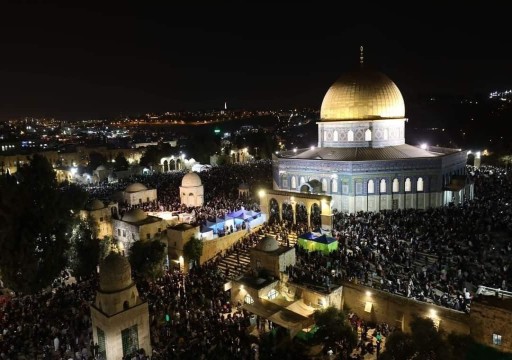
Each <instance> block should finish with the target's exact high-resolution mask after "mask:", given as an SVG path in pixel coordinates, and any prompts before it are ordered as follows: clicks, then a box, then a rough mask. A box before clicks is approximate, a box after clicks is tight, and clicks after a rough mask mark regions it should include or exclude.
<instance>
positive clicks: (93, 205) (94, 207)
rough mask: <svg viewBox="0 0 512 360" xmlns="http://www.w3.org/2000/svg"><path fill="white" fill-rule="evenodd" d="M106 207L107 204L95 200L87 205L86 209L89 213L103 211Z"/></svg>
mask: <svg viewBox="0 0 512 360" xmlns="http://www.w3.org/2000/svg"><path fill="white" fill-rule="evenodd" d="M104 207H105V204H104V203H103V201H101V200H98V199H93V200H91V201H90V202H89V203H88V204H87V205H85V209H86V210H89V211H94V210H99V209H103V208H104Z"/></svg>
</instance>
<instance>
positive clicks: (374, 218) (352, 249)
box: [288, 167, 512, 311]
mask: <svg viewBox="0 0 512 360" xmlns="http://www.w3.org/2000/svg"><path fill="white" fill-rule="evenodd" d="M470 174H471V179H472V180H473V181H474V184H475V193H476V197H475V199H474V200H471V201H465V202H464V203H463V204H462V205H460V206H453V205H452V206H446V207H441V208H431V209H428V210H412V209H409V210H388V211H381V212H378V213H374V212H359V213H357V214H346V213H336V214H335V216H334V230H333V236H334V237H336V238H337V239H338V241H339V249H338V251H334V252H331V253H330V254H328V255H323V254H322V253H317V252H313V253H308V252H306V251H303V250H301V249H298V253H299V256H298V263H297V265H296V266H295V267H292V268H290V269H288V271H289V274H290V276H291V277H292V279H294V280H295V281H299V282H309V283H312V284H317V285H321V286H329V285H330V284H333V283H341V281H343V280H348V281H354V282H359V283H363V284H365V285H368V286H372V287H376V288H379V289H382V290H385V291H389V292H392V293H396V294H399V295H403V296H406V297H409V298H413V299H417V300H420V301H426V302H431V303H435V304H438V305H442V306H445V307H450V308H453V309H456V310H460V311H469V309H470V302H471V297H472V295H473V294H474V292H475V291H476V288H477V287H478V286H479V285H485V286H489V287H494V288H500V289H503V290H509V291H510V290H512V288H511V285H510V284H511V281H512V269H511V267H510V265H509V264H510V263H511V260H512V241H511V237H510V236H511V235H512V225H511V222H510V219H511V216H512V206H511V205H512V192H511V190H512V182H511V180H512V178H511V177H512V174H510V173H507V172H506V170H505V169H500V168H494V167H482V168H481V169H474V168H471V169H470Z"/></svg>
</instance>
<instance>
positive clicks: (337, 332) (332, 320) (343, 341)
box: [313, 306, 357, 354]
mask: <svg viewBox="0 0 512 360" xmlns="http://www.w3.org/2000/svg"><path fill="white" fill-rule="evenodd" d="M313 316H314V318H315V324H316V326H317V327H318V330H317V331H316V333H315V338H316V340H318V341H320V342H322V343H324V345H325V346H326V347H332V348H333V349H336V345H341V346H342V347H343V349H346V350H347V351H348V353H349V354H350V353H351V352H352V350H353V349H354V348H355V346H356V345H357V335H356V333H355V332H354V329H352V326H351V325H350V324H349V323H348V321H347V320H346V318H345V314H344V313H343V311H341V310H338V309H336V308H335V307H333V306H330V307H328V308H326V309H322V310H317V311H315V313H314V314H313Z"/></svg>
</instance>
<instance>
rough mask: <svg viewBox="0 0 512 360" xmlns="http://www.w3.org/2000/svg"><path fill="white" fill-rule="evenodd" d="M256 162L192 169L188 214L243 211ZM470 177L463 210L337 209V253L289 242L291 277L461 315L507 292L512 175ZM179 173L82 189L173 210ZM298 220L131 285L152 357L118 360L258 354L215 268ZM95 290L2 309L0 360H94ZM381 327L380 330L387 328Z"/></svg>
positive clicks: (17, 301)
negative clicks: (243, 189) (348, 285)
mask: <svg viewBox="0 0 512 360" xmlns="http://www.w3.org/2000/svg"><path fill="white" fill-rule="evenodd" d="M246 166H247V165H246ZM260 166H261V167H260ZM265 166H267V167H269V166H270V165H269V164H261V163H260V164H253V165H252V167H251V166H248V167H247V168H244V169H243V171H241V169H238V168H236V166H235V167H233V168H232V169H230V171H233V173H234V174H230V171H227V170H226V169H224V170H223V171H218V170H217V169H215V168H213V169H212V170H209V171H208V172H205V173H201V178H202V180H203V183H204V186H205V194H207V193H209V195H208V197H207V199H206V201H205V206H203V207H201V208H196V209H194V210H195V211H196V214H198V217H199V218H200V219H208V218H209V217H210V216H217V214H218V211H220V212H222V211H232V210H236V209H238V208H239V206H240V205H241V204H243V206H247V207H248V208H250V206H252V205H251V204H253V202H252V200H251V199H245V200H244V199H242V200H238V199H237V197H238V196H237V195H238V194H237V193H235V192H237V188H238V185H239V184H240V183H243V182H245V183H248V184H250V185H251V186H252V187H254V186H255V185H254V184H256V183H258V182H259V181H261V180H260V179H262V178H264V177H265V176H266V175H265V174H266V173H265V171H266V170H264V167H265ZM469 170H470V171H471V179H472V180H473V181H474V184H475V194H476V197H475V199H474V200H471V201H465V202H464V203H463V204H462V205H460V206H447V207H442V208H437V209H428V210H393V211H383V212H380V213H372V212H366V213H363V212H361V213H357V214H352V215H351V214H344V213H335V216H334V229H333V233H332V235H333V236H334V237H336V238H337V239H338V241H339V249H338V250H337V251H334V252H331V253H330V254H328V255H324V254H322V253H318V252H305V251H303V250H302V249H300V248H298V247H297V254H298V256H297V265H296V266H293V267H289V268H288V269H287V271H288V273H289V275H290V278H291V279H292V281H295V282H303V283H307V284H315V285H317V286H324V287H329V286H331V285H332V284H338V283H341V282H342V281H353V282H359V283H363V284H366V285H368V286H373V287H375V288H379V289H382V290H385V291H389V292H392V293H396V294H399V295H402V296H406V297H409V298H413V299H417V300H420V301H428V302H433V303H436V304H439V305H442V306H446V307H450V308H453V309H457V310H461V311H469V310H470V301H471V296H472V294H473V293H474V291H475V287H476V286H478V285H486V286H491V287H496V288H501V289H507V290H511V286H510V284H511V280H512V279H511V277H512V270H511V268H510V265H509V264H510V263H511V260H512V259H511V255H512V242H511V240H510V233H511V231H512V222H511V221H510V220H511V216H512V207H511V205H512V191H511V190H512V182H511V180H512V179H511V176H512V174H508V173H507V172H506V171H505V170H504V169H500V168H493V167H482V168H481V169H474V168H471V169H469ZM182 176H183V173H181V174H178V173H171V174H160V175H152V176H148V177H144V178H132V179H128V180H126V182H125V183H122V182H121V183H118V184H116V185H102V186H101V187H94V188H90V189H89V190H90V191H91V194H92V197H96V198H103V199H106V198H108V196H109V194H111V193H112V192H113V191H117V190H119V189H123V188H124V187H126V185H127V184H128V183H131V182H134V181H140V182H143V183H144V184H145V185H147V186H148V187H155V188H157V189H158V197H159V200H158V202H157V203H155V204H152V205H149V208H145V210H148V211H149V210H155V209H159V210H173V209H180V206H181V205H180V204H179V200H178V194H177V191H176V188H177V187H178V186H179V181H180V179H181V177H182ZM235 199H237V200H235ZM186 210H190V209H186ZM285 210H286V209H285ZM288 215H289V214H288ZM315 216H316V215H314V217H315ZM285 217H286V216H285ZM297 217H298V220H299V221H298V223H297V224H292V223H291V221H289V220H283V221H278V220H277V218H276V217H274V218H273V220H272V221H269V223H267V224H265V225H264V226H263V227H262V228H261V229H259V230H258V231H257V232H255V233H252V234H247V235H246V236H245V237H244V238H243V239H242V241H240V242H239V243H237V244H235V245H234V246H233V247H232V248H231V249H228V250H227V251H225V252H223V253H221V254H219V255H218V256H217V257H216V258H214V259H212V260H211V261H209V262H208V263H206V264H204V265H203V266H201V267H197V268H195V269H193V270H192V271H191V272H190V273H189V274H188V275H187V276H184V275H183V274H182V273H181V272H179V271H178V270H167V271H166V273H165V275H164V276H163V277H161V278H159V279H157V280H156V281H155V282H151V283H150V282H144V283H140V284H138V288H139V293H140V294H141V296H142V297H143V298H145V299H146V300H147V301H148V303H149V309H150V327H151V337H152V345H153V354H142V353H139V354H133V355H131V356H130V357H127V359H146V358H148V357H149V356H151V358H153V359H172V358H181V359H189V358H190V359H201V358H211V357H213V358H230V359H252V358H256V357H257V355H258V354H257V349H258V347H259V346H258V339H257V338H255V337H253V336H251V335H250V334H248V332H247V331H246V330H247V329H248V328H249V326H250V325H251V324H253V322H254V318H253V317H252V316H251V315H250V314H248V313H247V312H245V311H244V310H242V309H241V308H239V306H238V305H239V304H230V302H229V299H230V296H229V291H228V292H226V291H224V288H223V285H224V283H225V282H226V280H227V279H228V278H229V277H230V274H229V273H228V272H227V271H226V272H224V271H219V269H218V266H217V265H218V263H219V262H220V261H222V258H223V257H225V256H229V255H232V254H238V253H239V252H240V251H242V250H246V249H248V248H250V247H253V246H254V245H255V244H256V243H257V242H258V240H259V238H260V237H259V236H260V235H262V234H265V233H269V232H271V233H274V234H277V237H278V240H280V241H281V242H288V244H289V236H290V235H291V234H295V235H300V234H302V233H304V232H306V231H310V230H313V228H311V227H310V228H308V226H307V225H306V224H307V218H306V215H305V214H302V213H300V212H299V213H298V214H297ZM314 220H315V219H314ZM315 223H316V220H315V221H313V222H312V224H315ZM96 289H97V280H96V279H92V280H87V281H83V282H81V283H78V284H72V285H63V286H60V287H58V288H55V289H53V291H50V292H45V293H39V294H35V295H29V296H23V297H14V298H12V299H10V300H8V301H5V302H2V303H0V329H1V332H0V359H2V360H3V359H16V358H18V356H20V355H22V356H24V358H25V359H34V358H47V359H75V360H82V359H92V358H99V356H98V354H97V352H98V347H97V344H94V343H93V342H92V332H91V320H90V312H89V304H90V303H91V302H92V301H93V299H94V296H95V291H96ZM350 320H351V323H352V325H353V326H354V328H355V329H361V328H362V329H363V331H362V333H363V334H366V333H367V331H366V330H367V329H366V328H365V325H364V324H362V323H361V321H360V320H358V319H357V317H356V316H355V315H352V316H351V317H350ZM262 323H263V326H262V325H261V324H262ZM380 326H381V327H380V328H378V330H379V331H380V332H383V333H387V332H388V331H389V329H388V328H387V327H386V326H384V325H380ZM271 328H272V324H271V323H268V322H266V323H265V322H264V320H262V319H258V329H261V330H264V331H266V330H270V329H271ZM365 336H366V335H362V337H361V339H360V340H361V341H360V343H359V344H358V349H359V352H361V353H364V352H368V351H378V350H376V348H373V347H375V346H377V343H376V342H373V347H372V346H369V345H368V341H367V339H365ZM372 349H373V350H372ZM212 354H215V355H212Z"/></svg>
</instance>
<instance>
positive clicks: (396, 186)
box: [393, 179, 400, 193]
mask: <svg viewBox="0 0 512 360" xmlns="http://www.w3.org/2000/svg"><path fill="white" fill-rule="evenodd" d="M399 191H400V182H399V181H398V179H394V180H393V192H394V193H397V192H399Z"/></svg>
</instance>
